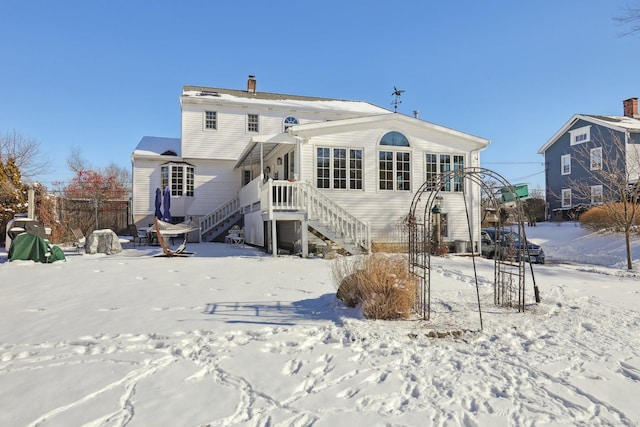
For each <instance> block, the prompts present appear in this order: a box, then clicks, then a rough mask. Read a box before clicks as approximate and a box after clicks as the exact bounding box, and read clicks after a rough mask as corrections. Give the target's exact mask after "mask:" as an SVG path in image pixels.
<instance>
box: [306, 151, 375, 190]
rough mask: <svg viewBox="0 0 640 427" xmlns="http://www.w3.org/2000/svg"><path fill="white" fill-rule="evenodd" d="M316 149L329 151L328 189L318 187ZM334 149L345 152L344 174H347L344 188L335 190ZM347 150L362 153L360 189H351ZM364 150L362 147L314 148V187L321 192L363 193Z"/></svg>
mask: <svg viewBox="0 0 640 427" xmlns="http://www.w3.org/2000/svg"><path fill="white" fill-rule="evenodd" d="M318 148H328V149H329V188H324V187H323V188H320V187H318ZM334 149H338V150H346V154H347V158H346V167H347V168H346V172H347V177H346V180H347V183H346V184H347V185H346V188H335V187H334V186H333V180H334V178H333V170H334V169H333V154H334V153H333V150H334ZM349 150H358V151H360V152H361V153H362V159H361V162H362V169H360V171H361V172H362V179H361V181H362V188H351V176H350V175H351V174H350V171H351V166H350V158H349ZM364 156H365V149H364V147H335V146H333V147H332V146H328V145H317V146H315V147H314V149H313V160H314V162H313V164H314V167H313V175H314V182H315V187H316V188H319V189H321V190H335V191H364V190H365V186H366V184H365V172H366V164H365V159H364Z"/></svg>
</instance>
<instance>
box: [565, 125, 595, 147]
mask: <svg viewBox="0 0 640 427" xmlns="http://www.w3.org/2000/svg"><path fill="white" fill-rule="evenodd" d="M581 135H586V137H585V138H584V139H581V140H580V141H578V140H577V139H578V138H579V137H580V136H581ZM569 136H570V138H571V145H578V144H583V143H585V142H589V141H591V125H588V126H583V127H580V128H577V129H573V130H570V131H569Z"/></svg>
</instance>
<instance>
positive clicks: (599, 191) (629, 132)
mask: <svg viewBox="0 0 640 427" xmlns="http://www.w3.org/2000/svg"><path fill="white" fill-rule="evenodd" d="M623 108H624V115H623V116H601V115H591V114H575V115H574V116H573V117H571V119H569V121H568V122H567V123H565V125H564V126H562V128H560V130H558V132H556V133H555V134H554V135H553V136H552V137H551V138H550V139H549V140H548V141H547V142H546V143H545V144H544V145H543V146H542V147H541V148H540V150H538V154H542V155H543V156H544V160H545V181H546V200H547V218H549V219H568V213H569V212H571V210H572V209H575V208H576V206H578V205H587V206H591V205H596V204H600V203H602V202H606V201H607V195H606V194H605V193H604V192H603V188H602V185H600V184H601V181H600V182H597V181H596V180H594V178H593V174H594V171H599V170H601V169H602V167H603V165H604V164H607V162H610V163H609V164H611V162H614V161H617V162H618V165H617V167H620V168H622V169H623V170H626V172H627V177H628V183H629V184H634V183H637V182H638V160H637V159H639V158H640V115H639V114H638V98H629V99H627V100H625V101H623ZM616 141H618V142H620V144H616ZM620 145H622V146H623V147H624V153H619V152H618V153H616V152H615V150H614V148H615V146H620ZM587 157H588V158H587ZM614 159H617V160H614ZM576 182H580V183H582V184H583V185H584V184H589V183H591V197H585V195H584V194H582V196H581V195H580V194H577V192H576V189H575V188H572V186H575V183H576Z"/></svg>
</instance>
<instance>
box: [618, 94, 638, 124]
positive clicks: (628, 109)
mask: <svg viewBox="0 0 640 427" xmlns="http://www.w3.org/2000/svg"><path fill="white" fill-rule="evenodd" d="M622 105H623V106H624V116H625V117H633V118H634V119H637V118H640V115H638V98H629V99H625V100H624V101H622Z"/></svg>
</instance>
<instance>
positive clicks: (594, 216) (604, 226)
mask: <svg viewBox="0 0 640 427" xmlns="http://www.w3.org/2000/svg"><path fill="white" fill-rule="evenodd" d="M624 209H625V205H624V203H608V204H606V205H601V206H594V207H592V208H590V209H589V210H588V211H586V212H584V213H583V214H581V215H580V224H581V225H582V226H583V227H584V228H587V229H589V230H593V231H599V230H610V231H616V232H621V231H624V228H622V227H620V224H619V223H618V222H616V221H614V220H613V219H612V217H615V216H618V217H622V216H623V215H624ZM612 212H613V213H612ZM634 225H635V226H639V225H640V217H638V218H635V224H634Z"/></svg>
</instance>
